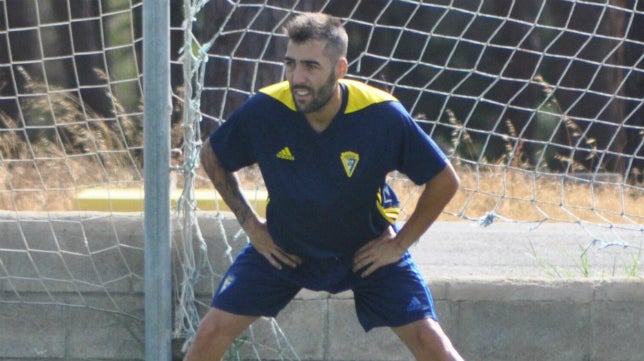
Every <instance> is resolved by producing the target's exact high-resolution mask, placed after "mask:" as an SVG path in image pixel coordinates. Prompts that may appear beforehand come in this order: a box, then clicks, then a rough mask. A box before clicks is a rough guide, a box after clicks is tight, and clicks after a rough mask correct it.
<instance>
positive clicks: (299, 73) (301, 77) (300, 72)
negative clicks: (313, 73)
mask: <svg viewBox="0 0 644 361" xmlns="http://www.w3.org/2000/svg"><path fill="white" fill-rule="evenodd" d="M291 83H293V84H305V83H306V72H305V71H304V69H303V67H302V66H297V65H296V66H294V67H293V71H292V74H291Z"/></svg>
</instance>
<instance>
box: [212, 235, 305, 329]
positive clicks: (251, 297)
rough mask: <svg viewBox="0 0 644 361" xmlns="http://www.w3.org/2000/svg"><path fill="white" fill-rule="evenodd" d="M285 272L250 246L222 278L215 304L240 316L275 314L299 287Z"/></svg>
mask: <svg viewBox="0 0 644 361" xmlns="http://www.w3.org/2000/svg"><path fill="white" fill-rule="evenodd" d="M284 275H285V271H284V270H278V269H277V268H275V267H273V266H272V265H271V264H270V263H269V262H268V261H267V260H266V258H264V256H262V255H261V254H259V253H258V252H257V251H256V250H255V249H254V248H253V247H252V246H250V245H249V246H248V247H246V248H245V249H244V250H243V251H242V252H241V253H240V254H239V255H238V256H237V258H236V259H235V261H234V262H233V264H232V265H231V266H230V268H229V269H228V271H227V272H226V274H225V275H224V277H223V278H222V280H221V282H220V284H219V287H218V288H217V291H216V292H215V295H214V296H213V300H212V306H213V307H215V308H217V309H220V310H223V311H227V312H230V313H232V314H237V315H246V316H268V317H274V316H276V315H277V313H278V312H279V311H280V310H281V309H283V308H284V307H285V306H286V305H287V304H288V303H289V302H290V301H291V300H292V299H293V297H295V295H296V294H297V292H298V291H299V290H300V287H299V286H298V285H297V284H295V283H293V282H291V281H289V280H288V279H287V278H286V277H285V276H284Z"/></svg>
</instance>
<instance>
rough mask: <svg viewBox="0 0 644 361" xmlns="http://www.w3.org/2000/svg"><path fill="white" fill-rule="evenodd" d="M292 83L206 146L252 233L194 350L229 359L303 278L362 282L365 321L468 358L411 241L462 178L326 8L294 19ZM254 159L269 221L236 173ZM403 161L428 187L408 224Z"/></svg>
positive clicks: (421, 345) (193, 357)
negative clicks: (363, 69)
mask: <svg viewBox="0 0 644 361" xmlns="http://www.w3.org/2000/svg"><path fill="white" fill-rule="evenodd" d="M284 29H285V33H286V35H287V36H288V39H289V40H288V45H287V49H286V54H285V56H284V66H285V70H286V80H285V81H283V82H280V83H277V84H274V85H270V86H268V87H265V88H263V89H261V90H260V91H259V92H258V93H257V94H255V95H253V96H252V97H250V99H248V100H247V101H246V102H245V103H244V104H243V105H242V106H241V107H240V108H239V109H237V110H236V111H235V112H234V113H233V114H232V115H231V116H230V118H229V119H228V121H227V122H225V123H224V124H222V125H221V126H220V127H219V128H218V129H217V130H215V131H214V132H213V133H212V134H211V136H210V138H209V142H208V143H207V144H206V145H205V146H204V148H203V151H202V156H201V160H202V164H203V167H204V169H205V170H206V173H207V174H208V176H209V177H210V179H211V180H212V183H213V184H214V187H215V188H216V189H217V191H218V192H219V193H220V194H221V196H222V197H223V199H224V201H225V202H226V203H227V204H228V206H229V207H230V209H231V210H232V211H233V213H234V214H235V216H236V218H237V220H238V221H239V223H240V225H241V227H242V228H243V229H244V231H245V232H246V234H247V235H248V237H249V239H250V244H249V245H248V246H247V247H246V248H245V249H244V250H243V251H242V252H241V253H240V254H239V255H238V256H237V258H236V259H235V261H234V262H233V264H232V265H231V266H230V268H229V270H228V271H227V273H226V274H225V275H224V277H223V278H222V281H221V283H220V285H219V287H218V289H217V290H216V292H215V294H214V297H213V301H212V308H211V309H210V310H209V311H208V313H207V314H206V315H205V317H204V318H203V319H202V321H201V323H200V325H199V329H198V331H197V334H196V336H195V338H194V340H193V342H192V344H191V346H190V348H189V350H188V353H187V355H186V357H185V361H202V360H211V361H214V360H220V359H221V358H222V357H223V355H224V354H225V352H226V351H227V350H228V347H229V346H230V344H231V343H232V342H233V341H234V340H235V339H236V338H237V337H238V336H239V335H240V334H241V333H242V332H243V331H244V330H245V329H246V328H247V327H248V326H249V325H250V324H251V323H252V322H253V321H255V320H256V319H257V318H258V317H261V316H276V315H277V313H278V312H279V311H280V310H281V309H283V308H284V307H285V306H286V305H287V304H288V303H289V302H290V301H291V300H292V299H293V297H295V295H296V294H297V293H298V291H300V290H301V289H302V288H307V289H312V290H324V291H328V292H331V293H336V292H341V291H345V290H353V292H354V299H355V308H356V313H357V316H358V320H359V322H360V324H361V325H362V327H363V328H364V329H365V331H369V330H370V329H372V328H374V327H383V326H386V327H391V328H392V330H393V331H394V332H395V333H396V334H397V335H398V336H399V337H400V339H401V340H402V341H403V342H404V343H405V344H406V345H407V347H409V349H410V350H411V352H412V353H413V355H414V356H415V358H416V359H417V360H462V358H461V356H460V355H459V354H458V352H457V351H456V350H455V348H454V347H453V346H452V343H451V342H450V340H449V338H448V337H447V335H446V334H445V333H444V332H443V330H442V329H441V327H440V325H439V323H438V321H437V316H436V313H435V309H434V305H433V301H432V297H431V293H430V291H429V289H428V286H427V285H426V282H425V281H424V280H423V277H422V276H421V275H420V274H419V271H418V269H417V267H416V264H415V263H414V261H413V260H412V259H411V257H410V255H409V252H408V248H409V247H410V246H411V245H412V244H414V242H416V240H418V239H419V237H420V236H421V235H422V234H423V233H424V232H425V231H426V230H427V229H428V228H429V226H430V225H431V224H432V223H433V222H434V220H435V219H436V218H437V217H438V216H439V214H440V212H441V211H442V210H443V208H444V207H445V205H446V204H447V203H448V202H449V200H450V199H451V198H452V196H453V195H454V193H455V192H456V190H457V187H458V183H459V180H458V177H457V175H456V174H455V172H454V169H453V168H452V166H451V165H450V164H449V162H448V161H447V159H446V157H445V155H444V154H443V153H442V152H441V150H440V149H439V148H438V147H437V146H436V144H435V143H434V142H433V141H432V140H431V139H430V138H429V137H428V136H427V135H426V134H425V133H424V132H423V131H422V130H421V129H420V128H419V127H418V126H417V124H416V123H415V122H414V120H413V118H412V117H411V116H410V115H409V113H408V112H407V111H406V110H405V109H404V108H403V107H402V105H401V104H400V103H399V102H398V101H397V100H396V99H395V98H394V97H393V96H392V95H390V94H389V93H386V92H384V91H381V90H378V89H376V88H374V87H371V86H368V85H366V84H364V83H361V82H358V81H352V80H347V79H344V75H345V74H346V72H347V59H346V54H347V42H348V37H347V33H346V31H345V29H344V27H343V26H342V23H341V22H340V21H339V19H337V18H334V17H331V16H328V15H325V14H322V13H305V14H301V15H297V16H295V17H294V18H293V19H292V20H291V21H289V22H288V24H287V25H286V26H285V28H284ZM253 164H258V165H259V168H260V170H261V172H262V176H263V178H264V181H265V184H266V188H267V190H268V194H269V202H268V205H267V209H266V220H264V219H262V218H260V217H259V216H258V215H257V213H256V212H255V211H254V210H253V209H252V208H251V207H250V206H249V203H248V201H247V200H246V199H245V198H244V196H243V195H242V193H241V190H240V185H239V183H238V181H237V178H236V177H235V175H234V173H233V172H235V171H237V170H239V169H241V168H243V167H246V166H250V165H253ZM392 171H400V172H402V173H404V174H405V175H407V176H408V177H409V178H410V179H411V180H412V181H414V182H415V183H416V184H419V185H421V184H422V185H424V189H423V191H422V194H421V195H420V198H419V200H418V204H417V206H416V208H415V209H414V211H413V212H412V213H411V215H410V216H409V219H408V220H407V222H405V223H404V224H403V225H402V227H400V229H398V225H397V224H396V223H395V221H396V216H397V215H398V211H399V208H398V199H397V197H396V195H395V193H394V192H393V190H392V189H391V188H390V187H389V186H388V185H387V184H386V183H385V178H386V176H387V174H388V173H390V172H392Z"/></svg>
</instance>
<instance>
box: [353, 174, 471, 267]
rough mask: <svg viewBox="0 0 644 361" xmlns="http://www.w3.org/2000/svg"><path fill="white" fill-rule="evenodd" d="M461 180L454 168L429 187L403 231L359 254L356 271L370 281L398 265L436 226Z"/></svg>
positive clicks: (376, 241) (388, 233) (385, 236)
mask: <svg viewBox="0 0 644 361" xmlns="http://www.w3.org/2000/svg"><path fill="white" fill-rule="evenodd" d="M458 185H459V179H458V175H457V174H456V172H455V171H454V168H453V167H452V165H451V164H449V163H447V165H446V166H445V168H443V170H441V171H440V172H439V173H438V174H437V175H436V176H434V177H433V178H432V179H430V180H429V181H428V182H427V183H425V188H424V189H423V191H422V192H421V194H420V197H419V198H418V203H417V204H416V208H415V209H414V211H413V212H412V213H411V215H410V216H409V219H408V220H407V222H405V224H404V225H403V227H402V228H401V229H400V231H399V232H398V233H397V234H396V233H395V232H394V231H393V230H392V229H391V227H390V229H389V230H388V231H386V232H384V233H383V234H382V235H381V236H380V237H378V238H376V239H374V240H372V241H370V242H368V243H367V244H365V245H364V246H363V247H362V248H360V249H359V250H358V252H356V255H355V257H354V262H353V271H354V272H358V271H360V272H361V276H362V277H366V276H368V275H370V274H371V273H373V272H374V271H375V270H377V269H378V268H380V267H382V266H385V265H388V264H391V263H394V262H397V261H398V260H400V258H401V257H402V256H403V254H404V253H405V252H406V251H407V249H409V247H411V245H412V244H414V243H415V242H416V241H417V240H418V239H419V238H420V236H422V234H423V233H425V231H427V229H428V228H429V227H430V226H431V225H432V224H433V223H434V221H435V220H436V219H437V218H438V216H439V215H440V214H441V212H442V211H443V209H444V208H445V206H447V203H449V201H450V200H451V199H452V197H453V196H454V194H456V191H457V189H458Z"/></svg>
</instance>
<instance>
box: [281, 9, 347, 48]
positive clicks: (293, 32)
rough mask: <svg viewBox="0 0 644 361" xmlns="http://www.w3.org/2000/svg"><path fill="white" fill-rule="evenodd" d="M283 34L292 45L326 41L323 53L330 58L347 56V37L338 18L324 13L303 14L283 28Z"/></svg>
mask: <svg viewBox="0 0 644 361" xmlns="http://www.w3.org/2000/svg"><path fill="white" fill-rule="evenodd" d="M284 33H285V34H286V35H287V36H288V38H289V39H290V40H291V41H292V42H294V43H303V42H305V41H309V40H326V41H327V44H326V47H325V51H327V53H328V54H329V55H330V56H331V55H334V56H337V57H343V56H346V55H347V47H348V42H349V40H348V36H347V32H346V30H345V29H344V26H343V25H342V22H341V21H340V19H339V18H336V17H334V16H331V15H327V14H324V13H319V12H318V13H303V14H299V15H297V16H295V17H294V18H292V19H291V20H289V22H288V23H286V25H285V26H284Z"/></svg>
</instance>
